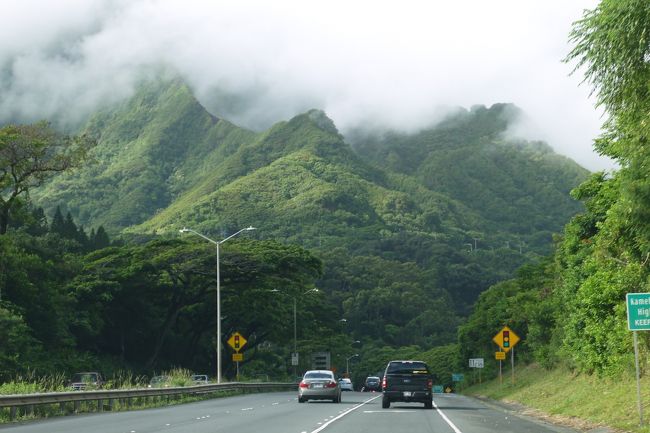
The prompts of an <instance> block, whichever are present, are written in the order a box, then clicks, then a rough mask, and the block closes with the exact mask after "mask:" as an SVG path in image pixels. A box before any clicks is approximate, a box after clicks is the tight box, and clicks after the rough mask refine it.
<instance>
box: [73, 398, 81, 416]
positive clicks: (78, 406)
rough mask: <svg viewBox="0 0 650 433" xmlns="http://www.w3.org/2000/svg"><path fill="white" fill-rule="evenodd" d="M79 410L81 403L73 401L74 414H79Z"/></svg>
mask: <svg viewBox="0 0 650 433" xmlns="http://www.w3.org/2000/svg"><path fill="white" fill-rule="evenodd" d="M79 409H81V402H80V401H79V400H75V402H74V413H79Z"/></svg>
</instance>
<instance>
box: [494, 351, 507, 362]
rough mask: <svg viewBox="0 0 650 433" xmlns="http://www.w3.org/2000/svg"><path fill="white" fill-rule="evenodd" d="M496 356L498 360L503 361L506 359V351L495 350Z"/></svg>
mask: <svg viewBox="0 0 650 433" xmlns="http://www.w3.org/2000/svg"><path fill="white" fill-rule="evenodd" d="M494 358H495V359H496V360H497V361H503V360H504V359H506V352H494Z"/></svg>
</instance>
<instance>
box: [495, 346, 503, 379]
mask: <svg viewBox="0 0 650 433" xmlns="http://www.w3.org/2000/svg"><path fill="white" fill-rule="evenodd" d="M494 358H495V359H497V360H499V385H503V376H502V375H501V361H503V360H504V359H506V352H502V351H501V348H499V351H498V352H495V353H494Z"/></svg>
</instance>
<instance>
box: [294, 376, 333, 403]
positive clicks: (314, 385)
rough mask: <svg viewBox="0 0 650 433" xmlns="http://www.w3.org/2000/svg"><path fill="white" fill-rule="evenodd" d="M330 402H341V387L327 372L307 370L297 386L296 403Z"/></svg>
mask: <svg viewBox="0 0 650 433" xmlns="http://www.w3.org/2000/svg"><path fill="white" fill-rule="evenodd" d="M307 400H332V401H333V402H334V403H340V402H341V387H340V386H339V383H338V382H337V381H336V378H335V377H334V373H332V372H331V371H329V370H309V371H308V372H306V373H305V375H304V376H303V378H302V380H301V381H300V384H299V386H298V402H299V403H304V402H306V401H307Z"/></svg>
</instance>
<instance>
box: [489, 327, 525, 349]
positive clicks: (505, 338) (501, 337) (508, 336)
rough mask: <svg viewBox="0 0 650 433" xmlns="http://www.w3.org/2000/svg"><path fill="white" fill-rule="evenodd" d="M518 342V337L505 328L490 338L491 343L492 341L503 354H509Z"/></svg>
mask: <svg viewBox="0 0 650 433" xmlns="http://www.w3.org/2000/svg"><path fill="white" fill-rule="evenodd" d="M519 340H520V338H519V336H518V335H517V334H515V333H514V331H513V330H512V329H510V328H508V327H507V326H504V327H503V329H502V330H501V331H499V333H498V334H497V335H495V336H494V337H493V338H492V341H494V342H495V343H496V344H497V346H499V347H500V348H501V349H503V351H504V352H509V351H510V349H512V348H513V347H515V344H517V343H518V342H519Z"/></svg>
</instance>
